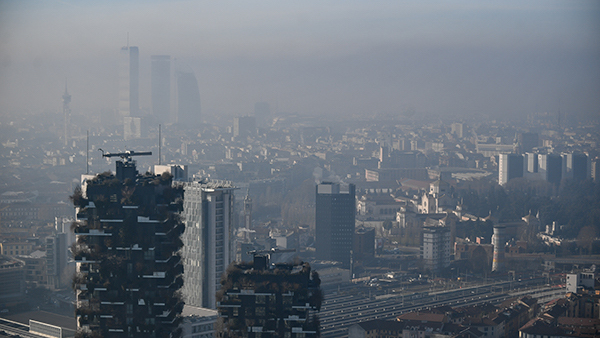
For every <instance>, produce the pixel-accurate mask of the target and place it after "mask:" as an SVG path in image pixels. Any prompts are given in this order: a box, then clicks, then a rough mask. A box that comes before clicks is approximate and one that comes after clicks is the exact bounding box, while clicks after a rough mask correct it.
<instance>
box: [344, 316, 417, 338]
mask: <svg viewBox="0 0 600 338" xmlns="http://www.w3.org/2000/svg"><path fill="white" fill-rule="evenodd" d="M405 326H406V324H405V323H404V322H400V321H396V320H383V319H373V320H368V321H365V322H360V323H357V324H353V325H352V326H350V327H349V328H348V338H370V337H386V338H387V337H401V336H402V330H404V327H405Z"/></svg>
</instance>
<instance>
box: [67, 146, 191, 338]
mask: <svg viewBox="0 0 600 338" xmlns="http://www.w3.org/2000/svg"><path fill="white" fill-rule="evenodd" d="M142 154H145V155H148V154H147V153H141V154H138V155H142ZM131 155H136V154H135V153H133V152H131V153H130V152H127V153H121V154H103V156H105V157H108V156H121V157H122V158H123V160H121V161H117V171H116V176H115V175H113V174H110V173H102V174H98V175H96V176H95V177H94V178H93V179H88V180H86V182H85V183H86V184H85V190H84V191H81V190H80V191H77V190H76V191H75V193H74V194H73V196H72V199H73V203H74V205H75V206H76V207H77V222H76V223H75V224H76V227H75V234H76V236H77V243H76V245H75V246H74V247H73V257H74V259H75V261H76V262H77V270H76V271H77V272H76V274H75V276H74V278H73V285H74V289H75V290H76V294H77V309H76V317H77V327H78V330H79V331H80V332H81V333H82V334H85V332H87V333H88V334H90V335H91V336H93V337H96V336H98V337H171V334H172V333H173V332H176V331H177V330H178V326H179V323H180V321H181V317H180V316H179V315H180V313H181V311H182V308H183V300H182V299H181V298H180V296H179V293H178V290H179V289H180V288H181V286H182V284H183V277H182V273H183V265H182V263H181V257H180V254H179V250H180V249H181V247H182V245H183V243H182V242H181V239H180V236H181V234H182V232H183V229H184V225H183V223H182V222H181V221H180V218H179V212H180V210H181V208H182V203H181V201H182V197H183V188H182V187H181V186H175V185H172V177H171V176H170V175H168V174H163V175H160V176H157V175H153V174H150V173H146V174H143V175H140V174H138V172H137V169H136V166H135V161H133V160H131Z"/></svg>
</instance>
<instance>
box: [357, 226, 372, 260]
mask: <svg viewBox="0 0 600 338" xmlns="http://www.w3.org/2000/svg"><path fill="white" fill-rule="evenodd" d="M353 250H354V257H355V258H356V259H359V260H360V259H366V258H372V257H374V256H375V228H358V229H356V232H355V233H354V248H353Z"/></svg>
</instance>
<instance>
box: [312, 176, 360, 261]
mask: <svg viewBox="0 0 600 338" xmlns="http://www.w3.org/2000/svg"><path fill="white" fill-rule="evenodd" d="M315 209H316V214H315V233H316V236H315V237H316V238H315V241H316V250H317V258H318V259H321V260H328V261H337V262H341V263H342V267H343V268H346V269H348V268H350V267H351V260H352V248H353V244H352V243H353V237H354V228H355V214H356V200H355V186H354V184H342V183H332V182H322V183H320V184H318V185H317V186H316V208H315Z"/></svg>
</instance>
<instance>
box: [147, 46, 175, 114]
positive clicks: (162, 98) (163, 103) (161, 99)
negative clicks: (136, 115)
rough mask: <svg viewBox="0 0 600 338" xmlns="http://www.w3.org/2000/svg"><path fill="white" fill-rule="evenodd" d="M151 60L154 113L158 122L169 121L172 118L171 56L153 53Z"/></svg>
mask: <svg viewBox="0 0 600 338" xmlns="http://www.w3.org/2000/svg"><path fill="white" fill-rule="evenodd" d="M150 62H151V77H152V78H151V82H152V83H151V85H152V114H153V115H154V117H155V118H156V120H157V121H158V122H162V123H165V122H169V121H170V120H171V57H170V56H169V55H152V56H151V57H150Z"/></svg>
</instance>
